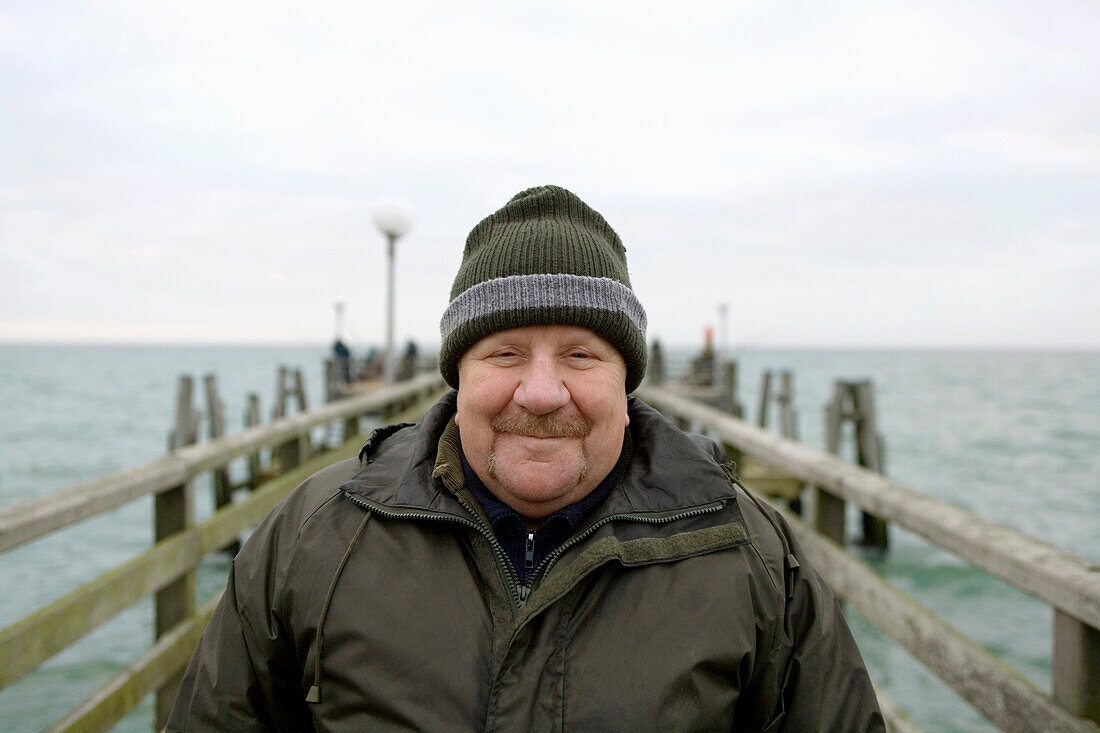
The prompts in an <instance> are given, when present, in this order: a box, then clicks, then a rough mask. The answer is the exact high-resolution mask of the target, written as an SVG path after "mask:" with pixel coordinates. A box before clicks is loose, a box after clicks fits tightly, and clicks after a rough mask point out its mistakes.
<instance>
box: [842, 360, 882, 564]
mask: <svg viewBox="0 0 1100 733" xmlns="http://www.w3.org/2000/svg"><path fill="white" fill-rule="evenodd" d="M851 390H852V398H853V399H852V401H853V411H854V412H855V415H856V462H857V463H859V465H861V466H866V467H867V468H869V469H871V470H872V471H874V472H875V473H886V467H885V465H884V460H883V440H882V435H881V434H880V433H879V432H878V417H877V413H876V410H875V387H874V384H872V383H871V382H870V381H869V380H863V381H860V382H856V383H855V384H853V385H851ZM861 519H862V526H863V539H862V544H864V545H867V546H869V547H877V548H879V549H883V550H885V549H886V548H887V547H888V546H889V544H890V541H889V539H890V538H889V529H888V528H887V524H886V522H884V521H882V520H881V519H879V518H878V517H876V516H875V515H873V514H871V513H870V512H868V511H863V512H862V515H861Z"/></svg>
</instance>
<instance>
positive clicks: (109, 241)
mask: <svg viewBox="0 0 1100 733" xmlns="http://www.w3.org/2000/svg"><path fill="white" fill-rule="evenodd" d="M1098 34H1100V19H1098V18H1097V17H1096V16H1095V13H1090V12H1088V11H1087V10H1086V9H1085V8H1084V7H1082V6H1077V5H1073V4H1068V3H1066V4H1061V3H1054V4H1049V5H1046V6H1043V7H1041V8H1039V7H1037V6H1033V5H1030V4H1026V3H1014V2H1008V3H1002V4H997V5H987V4H980V3H961V4H960V3H934V4H931V5H928V4H917V3H895V4H889V5H878V6H873V5H872V6H868V5H867V4H865V3H840V4H835V3H834V4H830V5H827V6H824V5H823V6H812V7H804V6H802V7H795V6H791V5H786V6H785V5H777V4H774V3H757V2H750V3H739V4H718V3H708V2H695V1H694V0H688V1H687V2H685V3H684V4H681V5H680V6H677V10H676V13H675V15H674V16H671V15H670V12H669V8H668V6H667V4H662V5H658V4H656V3H641V4H638V5H635V6H632V12H631V13H627V14H624V13H622V12H620V11H619V10H616V9H613V8H611V7H610V6H608V7H604V6H599V5H596V6H593V5H591V4H587V3H581V2H564V3H555V4H527V5H523V6H515V7H500V6H498V5H497V4H493V3H481V4H475V5H468V4H467V5H463V6H455V5H453V4H446V3H435V2H410V3H399V4H389V5H379V4H371V3H367V4H364V3H345V4H340V3H334V4H326V5H324V6H322V7H320V8H317V7H313V6H303V5H300V4H296V3H273V4H265V5H263V6H258V5H257V6H252V5H249V4H230V5H226V4H225V3H212V2H200V3H193V4H187V5H180V6H172V5H161V4H148V3H137V2H131V3H117V2H111V3H92V4H71V5H61V6H57V5H52V4H49V5H41V4H39V5H26V6H23V7H19V8H14V9H12V8H8V9H6V10H4V11H2V12H0V39H2V40H3V47H4V49H5V50H4V52H3V53H2V54H0V72H2V73H3V78H5V79H7V80H10V82H9V85H10V92H11V93H10V95H8V96H7V99H6V101H5V102H4V104H5V107H4V113H3V115H2V116H0V137H2V138H3V139H4V140H5V142H4V143H0V256H2V257H3V259H4V262H5V268H4V274H3V275H0V277H2V278H3V283H2V284H3V286H4V287H3V290H4V293H3V294H2V295H0V307H2V308H3V312H4V314H5V317H6V318H8V319H9V321H10V322H13V323H14V322H16V321H18V322H19V323H23V326H21V327H20V328H23V329H24V330H26V329H31V330H33V329H34V328H35V326H34V325H33V324H36V323H37V324H40V326H41V330H42V332H43V333H60V331H58V329H59V328H62V326H60V325H58V324H65V323H81V322H83V323H85V325H86V326H87V328H82V329H77V330H78V331H79V332H80V333H93V332H94V333H100V334H107V333H111V332H117V333H118V334H119V338H138V335H139V334H145V333H150V332H153V331H155V319H161V322H163V323H164V324H165V329H166V333H167V332H168V331H169V328H170V329H171V333H172V334H175V335H176V336H178V337H181V338H182V337H183V334H192V335H194V334H198V335H201V334H203V333H206V332H208V333H209V334H211V338H214V337H215V334H233V333H236V334H239V336H240V338H242V339H257V338H260V339H264V340H278V339H285V340H320V339H322V338H326V337H327V335H328V334H329V330H330V329H329V324H330V323H331V307H332V302H334V301H335V300H343V301H345V302H347V303H348V323H349V328H352V329H354V331H355V333H354V334H353V335H354V336H355V337H356V338H359V339H361V340H364V341H369V340H378V339H380V338H381V333H382V316H381V313H380V308H381V307H382V301H383V293H384V281H383V262H382V256H383V255H382V240H381V238H380V236H379V235H378V234H377V232H376V231H375V230H374V228H373V225H372V224H371V222H370V214H371V212H370V210H369V207H370V202H371V201H373V200H374V199H376V198H377V197H378V196H381V195H387V194H393V195H399V196H402V197H404V198H407V199H409V200H410V201H412V202H413V204H414V206H415V216H416V223H415V225H414V228H413V230H412V231H411V232H410V233H409V235H408V236H407V237H406V238H404V239H403V240H402V241H401V243H400V245H399V250H398V260H397V277H398V291H397V293H398V300H399V303H400V306H401V309H400V310H399V314H398V332H399V334H402V335H404V334H407V335H411V336H415V337H416V338H417V339H419V340H421V341H424V342H429V343H430V342H433V341H435V340H437V339H438V335H437V332H436V327H437V321H438V315H439V313H440V312H441V311H442V309H443V307H445V304H446V297H447V292H448V291H449V288H450V282H451V278H452V277H453V273H454V270H455V268H456V267H457V265H458V261H459V258H460V256H461V249H462V241H463V239H464V237H465V234H466V232H467V231H468V230H469V229H470V227H472V226H473V224H475V223H476V222H477V221H478V219H480V218H481V217H482V216H484V215H485V214H487V213H488V212H490V211H492V210H493V209H495V208H496V207H498V206H500V205H501V204H502V203H503V202H504V201H506V200H507V198H508V197H509V196H510V195H511V194H512V193H514V192H515V191H517V190H519V189H521V188H525V187H527V186H529V185H533V184H538V183H547V182H555V183H560V184H562V185H566V186H569V187H571V188H574V189H575V190H576V191H577V192H578V193H580V194H581V195H582V196H583V197H584V198H586V199H587V200H589V201H591V202H592V203H593V204H594V205H596V206H597V208H599V209H601V210H602V211H603V212H604V213H605V214H606V215H607V217H608V219H609V220H610V221H611V222H612V223H613V224H614V225H615V226H616V228H618V229H619V231H620V232H621V234H622V235H623V238H624V241H625V242H626V243H627V246H628V249H629V252H630V257H631V266H632V272H633V274H634V278H635V287H636V288H637V289H638V290H639V293H641V294H643V300H644V301H645V302H646V303H647V305H648V306H649V309H650V318H651V321H652V322H653V323H654V324H655V326H656V327H657V328H659V329H660V330H661V331H664V332H665V333H678V334H686V336H685V338H686V339H687V340H689V341H691V342H692V343H694V341H695V340H696V338H695V332H696V331H698V330H699V329H700V328H701V326H700V324H701V323H702V322H703V321H705V320H707V319H710V320H713V313H714V308H715V304H716V303H717V302H723V301H727V300H729V301H731V302H735V303H736V304H737V305H738V306H739V308H740V311H739V312H741V313H751V314H752V315H751V318H750V319H749V320H750V322H751V323H750V324H749V325H751V330H752V333H753V334H757V335H754V336H753V337H752V338H753V339H754V340H762V341H770V342H774V343H782V342H788V341H791V340H793V341H800V340H806V339H810V340H813V341H814V342H820V343H834V342H835V343H846V342H859V343H874V342H876V340H889V341H891V342H893V341H894V340H900V341H899V342H907V343H908V342H911V343H937V342H939V341H941V340H947V341H951V342H952V343H954V342H955V341H956V340H957V339H961V338H963V336H964V335H966V334H969V336H968V337H970V338H973V339H974V340H975V341H976V342H981V343H986V342H988V343H993V342H996V343H1015V342H1017V341H1020V342H1027V343H1045V342H1052V341H1054V340H1056V341H1058V342H1059V343H1061V342H1067V343H1068V342H1080V343H1091V344H1100V335H1098V334H1097V333H1096V332H1095V331H1092V330H1089V329H1090V327H1089V326H1088V325H1087V324H1085V323H1083V322H1082V321H1081V319H1079V318H1075V317H1073V314H1074V313H1080V312H1091V311H1092V310H1096V309H1097V308H1098V307H1100V303H1098V302H1097V301H1096V298H1097V297H1100V296H1095V295H1093V294H1092V289H1091V288H1087V287H1084V286H1083V285H1082V284H1081V283H1082V278H1083V277H1084V276H1085V274H1088V273H1095V269H1096V259H1095V256H1094V255H1093V254H1092V251H1093V249H1094V244H1095V241H1096V240H1095V236H1094V235H1095V232H1096V231H1097V229H1098V223H1097V221H1098V216H1100V215H1098V214H1097V213H1096V212H1095V211H1094V209H1095V206H1094V202H1095V200H1096V198H1097V195H1098V194H1100V190H1098V189H1100V184H1098V183H1097V181H1098V176H1097V175H1096V174H1097V172H1098V170H1100V123H1098V122H1097V120H1100V114H1098V112H1100V99H1098V97H1097V95H1096V93H1095V91H1094V86H1095V79H1096V78H1097V77H1100V54H1096V52H1095V51H1094V50H1093V45H1094V42H1093V39H1094V38H1095V37H1096V36H1097V35H1098ZM1036 252H1041V253H1046V255H1047V258H1046V259H1043V258H1042V257H1036V256H1035V255H1034V253H1036ZM1061 263H1072V266H1071V265H1069V264H1066V265H1064V266H1063V264H1061ZM964 270H965V271H966V272H967V273H969V274H967V275H966V276H963V275H961V274H959V273H960V272H962V271H964ZM268 273H281V274H282V275H284V276H285V278H286V279H285V280H282V281H279V280H274V279H272V278H271V277H269V275H268ZM861 273H863V275H862V276H861ZM1035 273H1042V274H1043V275H1042V277H1035V276H1034V275H1035ZM1029 289H1030V292H1032V294H1031V296H1030V297H1029V301H1030V302H1031V307H1030V310H1027V311H1026V312H1021V311H1019V309H1018V308H1017V306H1016V301H1015V300H1013V299H1014V298H1015V297H1016V296H1015V295H1014V293H1019V292H1021V291H1024V290H1029ZM685 292H690V293H691V297H690V298H685V297H684V293H685ZM920 292H923V293H925V294H926V295H925V296H924V297H926V298H930V299H931V302H932V303H937V302H938V303H942V307H935V308H930V309H928V310H926V311H925V312H924V313H923V314H922V316H921V317H920V318H912V317H910V316H911V305H910V304H911V303H914V302H918V301H919V299H920V296H919V293H920ZM974 294H980V297H976V296H975V295H974ZM941 295H942V297H941ZM857 296H858V297H857ZM902 296H904V297H902ZM861 309H862V311H863V317H862V318H859V317H856V316H858V315H859V314H860V312H861ZM1008 312H1012V313H1014V314H1015V317H1016V318H1017V319H1018V320H1020V322H1024V321H1026V322H1029V323H1030V322H1032V320H1033V319H1030V320H1029V317H1028V313H1042V314H1043V315H1044V317H1045V318H1047V319H1048V320H1051V321H1057V322H1058V323H1059V324H1060V325H1059V326H1058V327H1057V328H1050V329H1047V330H1046V331H1044V330H1043V329H1041V328H1039V327H1038V326H1037V325H1036V326H1035V327H1033V328H1032V327H1029V328H1027V329H1016V330H1015V331H1014V330H1013V329H1012V328H1011V326H1010V325H1006V323H1007V319H1005V318H1003V317H1002V314H1004V313H1008ZM807 313H812V314H814V318H813V319H809V318H808V316H807V315H806V314H807ZM82 319H83V321H82ZM150 319H153V320H150ZM891 323H894V324H896V323H905V324H907V325H906V327H905V328H901V329H899V328H890V327H889V324H891ZM50 324H53V325H50ZM800 324H802V325H800ZM806 324H811V325H806ZM10 328H15V326H11V327H10ZM112 329H114V331H112ZM204 329H208V331H207V330H204ZM8 333H9V334H10V333H14V331H10V330H9V332H8ZM74 333H75V332H74ZM74 337H75V336H74ZM0 338H3V335H2V334H0ZM219 338H220V336H219Z"/></svg>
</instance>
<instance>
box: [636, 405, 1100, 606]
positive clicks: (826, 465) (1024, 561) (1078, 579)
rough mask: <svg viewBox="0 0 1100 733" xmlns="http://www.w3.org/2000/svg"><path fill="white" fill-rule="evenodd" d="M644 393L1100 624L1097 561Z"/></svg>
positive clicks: (700, 408)
mask: <svg viewBox="0 0 1100 733" xmlns="http://www.w3.org/2000/svg"><path fill="white" fill-rule="evenodd" d="M637 395H638V397H640V398H641V399H642V400H644V401H645V402H647V403H648V404H650V405H652V406H653V407H655V408H657V409H658V410H662V411H668V412H671V413H675V414H676V415H678V416H682V417H686V418H688V419H690V420H694V421H697V422H699V423H701V424H704V425H706V427H707V428H708V430H710V431H711V432H712V433H713V434H714V436H715V437H717V438H718V439H719V440H720V441H722V442H725V443H729V444H731V445H733V446H735V447H736V448H738V449H739V450H741V451H743V452H745V453H749V454H752V455H754V456H756V457H757V458H759V459H760V460H761V461H764V462H765V463H768V464H771V465H773V466H775V467H776V468H780V469H782V470H784V471H787V472H789V473H791V474H793V475H795V476H797V477H798V478H799V479H801V480H802V481H805V482H806V483H808V484H813V485H816V486H821V487H824V488H827V489H828V490H829V491H830V492H832V493H835V494H836V495H837V496H840V497H842V498H844V499H846V500H848V501H851V502H853V503H855V504H858V505H860V506H861V507H863V508H864V509H866V510H867V511H869V512H871V513H872V514H874V515H875V516H877V517H879V518H881V519H886V520H889V521H892V522H895V523H896V524H897V525H898V526H900V527H904V528H906V529H908V530H909V531H911V532H914V533H915V534H918V535H920V536H921V537H924V538H925V539H927V540H928V541H930V542H932V543H933V544H936V545H938V546H940V547H942V548H944V549H947V550H950V551H952V552H954V553H955V554H957V555H958V556H959V557H961V558H963V559H965V560H967V561H968V562H970V563H972V564H973V565H975V566H976V567H979V568H981V569H982V570H985V571H986V572H988V573H990V574H991V575H994V576H996V577H998V578H1000V579H1002V580H1004V581H1005V582H1007V583H1009V584H1010V585H1013V586H1015V587H1016V588H1019V589H1020V590H1023V591H1025V592H1027V593H1030V594H1031V595H1033V596H1035V597H1037V598H1040V599H1042V600H1043V601H1045V602H1046V603H1048V604H1049V605H1051V606H1054V607H1055V608H1058V609H1061V610H1062V611H1064V612H1065V613H1068V614H1069V615H1071V616H1073V617H1074V618H1076V619H1078V620H1080V621H1083V622H1085V623H1087V624H1089V625H1090V626H1093V627H1100V565H1098V564H1097V563H1094V562H1090V561H1089V560H1087V559H1086V558H1083V557H1080V556H1079V555H1074V554H1073V553H1070V552H1067V551H1065V550H1062V549H1059V548H1057V547H1054V546H1052V545H1048V544H1046V543H1043V542H1040V541H1039V540H1036V539H1034V538H1032V537H1028V536H1027V535H1025V534H1023V533H1021V532H1018V531H1017V530H1014V529H1010V528H1008V527H1003V526H1000V525H998V524H994V523H993V522H990V521H988V520H986V519H982V518H981V517H979V516H977V515H975V514H972V513H971V512H968V511H966V510H965V509H960V508H959V507H956V506H954V505H951V504H948V503H946V502H943V501H939V500H938V499H933V498H931V497H929V496H925V495H923V494H920V493H918V492H917V491H915V490H913V489H910V488H908V487H906V486H904V485H902V484H900V483H898V482H897V481H893V480H891V479H889V478H887V477H886V476H883V475H882V474H879V473H875V472H873V471H870V470H868V469H866V468H863V467H861V466H856V465H854V464H851V463H848V462H846V461H844V460H842V459H840V458H838V457H837V456H834V455H832V454H830V453H826V452H824V451H820V450H816V449H814V448H810V447H808V446H806V445H803V444H801V443H797V442H795V441H793V440H788V439H786V438H783V437H782V436H780V435H777V434H776V433H771V432H768V431H766V430H762V429H761V428H758V427H755V426H753V425H749V424H748V423H746V422H744V421H742V420H739V419H737V418H735V417H732V416H730V415H729V414H728V413H725V412H722V411H721V410H717V409H715V408H713V407H710V406H707V405H704V404H702V403H700V402H697V401H695V400H692V399H689V398H686V397H683V396H681V395H678V394H676V393H674V392H673V391H671V390H668V389H665V388H661V387H652V386H643V387H642V388H640V389H639V390H638V392H637Z"/></svg>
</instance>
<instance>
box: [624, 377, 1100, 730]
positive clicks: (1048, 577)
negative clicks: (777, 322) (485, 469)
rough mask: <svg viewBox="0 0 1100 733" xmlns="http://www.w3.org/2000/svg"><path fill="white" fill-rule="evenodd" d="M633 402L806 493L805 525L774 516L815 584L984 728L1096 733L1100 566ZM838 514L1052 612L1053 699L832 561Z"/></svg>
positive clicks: (675, 409)
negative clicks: (933, 548) (986, 577)
mask: <svg viewBox="0 0 1100 733" xmlns="http://www.w3.org/2000/svg"><path fill="white" fill-rule="evenodd" d="M637 394H638V396H639V397H641V398H642V399H643V400H645V401H646V402H648V403H649V404H651V405H653V406H654V407H656V408H657V409H659V410H661V411H662V412H664V413H665V414H666V415H668V416H669V417H670V418H672V419H675V420H676V421H677V422H678V423H679V424H680V425H681V426H682V427H685V428H692V429H695V430H704V431H705V432H707V433H708V434H710V435H711V436H713V437H714V438H716V439H717V440H719V441H720V442H722V443H723V444H725V446H726V449H727V452H728V453H730V454H731V455H745V456H752V457H754V458H755V459H757V460H760V461H763V462H764V463H767V464H769V465H771V466H773V467H775V468H777V469H779V470H781V471H784V472H785V473H788V474H791V475H793V476H795V477H796V478H798V479H799V480H801V481H802V482H804V483H805V484H807V485H808V486H810V487H811V492H812V493H813V494H814V495H815V496H814V497H813V498H814V499H816V501H810V502H808V504H809V505H810V506H811V507H817V511H815V512H813V514H814V516H811V517H810V518H809V521H808V522H806V521H803V520H802V519H801V518H799V517H798V516H797V515H796V514H795V513H793V512H791V511H790V510H787V509H783V508H780V509H781V511H782V512H783V513H784V515H785V517H786V518H787V520H788V521H789V522H790V523H791V525H792V526H793V527H794V529H795V531H796V533H797V535H798V537H799V539H800V541H801V542H802V543H803V545H804V546H805V547H806V550H807V552H808V553H810V554H811V557H812V558H813V560H814V562H815V566H816V567H817V568H818V570H819V571H820V572H821V574H822V576H823V577H824V578H825V580H826V582H828V583H829V585H830V586H831V587H832V588H833V589H834V590H835V591H836V593H837V595H838V596H839V597H840V598H842V599H843V600H844V601H845V602H847V603H850V604H851V605H853V606H854V607H856V608H857V609H859V611H860V612H861V613H863V615H864V616H866V617H867V618H868V619H869V620H870V621H871V622H872V623H874V624H875V625H876V626H878V627H879V628H880V629H881V630H882V631H883V632H885V633H886V634H887V635H888V636H890V637H891V638H892V639H893V640H894V641H895V642H897V643H898V644H900V645H901V646H902V647H904V648H905V649H906V650H907V651H908V652H909V653H910V654H912V655H913V656H914V657H915V658H916V659H917V660H918V661H920V662H921V663H922V664H924V665H925V667H926V668H928V669H929V670H930V671H931V672H932V673H934V674H935V675H936V676H938V677H939V678H940V679H942V680H944V681H945V682H946V683H947V684H948V685H949V686H950V687H951V688H952V689H954V690H955V691H956V692H957V693H958V694H959V695H960V696H961V697H962V698H963V699H964V700H966V701H967V702H968V703H969V704H970V705H972V706H973V707H974V708H975V709H976V710H978V711H979V712H980V713H982V715H984V716H985V717H986V718H987V719H989V720H990V721H991V722H992V723H993V724H994V725H996V726H997V727H999V728H1001V729H1003V730H1010V731H1039V730H1041V731H1097V730H1100V727H1098V726H1097V725H1096V724H1095V722H1094V721H1100V631H1097V629H1098V628H1100V566H1098V565H1097V564H1096V563H1092V562H1090V561H1088V560H1086V559H1084V558H1082V557H1079V556H1077V555H1074V554H1072V553H1069V552H1066V551H1064V550H1060V549H1058V548H1056V547H1052V546H1050V545H1047V544H1044V543H1042V542H1039V541H1037V540H1035V539H1033V538H1031V537H1028V536H1026V535H1024V534H1022V533H1020V532H1017V531H1016V530H1013V529H1009V528H1007V527H1002V526H999V525H997V524H994V523H992V522H989V521H987V520H985V519H982V518H981V517H978V516H976V515H974V514H972V513H970V512H967V511H965V510H963V509H960V508H958V507H955V506H952V505H950V504H947V503H945V502H942V501H938V500H936V499H933V498H931V497H928V496H925V495H923V494H920V493H918V492H917V491H914V490H913V489H910V488H908V487H906V486H903V485H901V484H899V483H898V482H896V481H893V480H891V479H889V478H887V477H886V476H883V475H882V474H881V473H876V472H874V471H872V470H869V469H867V468H864V467H861V466H857V465H853V464H852V463H848V462H846V461H844V460H841V459H840V458H839V457H837V456H835V455H832V454H830V453H826V452H823V451H818V450H815V449H813V448H810V447H808V446H805V445H803V444H801V443H798V442H795V441H794V440H790V439H788V438H784V437H782V436H780V435H778V434H776V433H772V432H768V431H765V430H763V429H761V428H759V427H756V426H753V425H750V424H748V423H746V422H744V421H742V420H740V419H738V418H736V417H734V416H732V415H730V414H729V413H728V412H725V411H723V410H719V409H716V408H714V407H711V406H708V405H705V404H702V403H701V402H699V401H696V400H693V399H689V398H687V397H685V396H684V395H683V394H680V393H678V392H677V391H676V390H673V389H668V388H664V387H660V386H654V385H646V386H643V387H642V388H641V389H640V390H639V391H638V393H637ZM844 502H852V503H854V504H857V505H859V506H860V507H861V508H862V509H863V510H864V511H865V512H867V513H868V514H870V515H873V517H875V518H877V519H878V520H881V521H887V522H893V523H895V524H896V525H898V526H899V527H904V528H905V529H907V530H909V531H911V532H913V533H915V534H917V535H919V536H921V537H923V538H925V539H926V540H928V541H929V542H931V543H933V544H935V545H937V546H939V547H941V548H944V549H946V550H948V551H951V552H953V553H955V554H956V555H958V556H959V557H961V558H963V559H965V560H967V561H968V562H970V563H972V564H973V565H975V566H976V567H978V568H981V569H982V570H984V571H986V572H988V573H989V574H990V575H993V576H995V577H997V578H1000V579H1002V580H1004V581H1006V582H1008V583H1009V584H1011V585H1013V586H1015V587H1016V588H1019V589H1020V590H1022V591H1024V592H1026V593H1028V594H1030V595H1032V596H1034V597H1035V598H1037V599H1039V600H1041V601H1042V602H1044V603H1046V604H1047V605H1049V606H1050V607H1051V608H1052V609H1053V614H1054V622H1053V623H1054V648H1053V652H1052V661H1051V666H1052V682H1053V691H1052V694H1048V693H1046V692H1045V691H1043V690H1041V689H1039V688H1038V687H1037V686H1036V685H1034V684H1033V683H1032V682H1031V681H1029V680H1027V679H1026V678H1024V677H1023V676H1022V675H1021V674H1019V673H1018V672H1016V671H1015V670H1013V669H1011V668H1010V667H1009V666H1008V665H1006V664H1005V663H1004V662H1002V661H1001V660H999V659H997V658H996V657H995V656H994V655H992V654H990V653H989V652H987V651H986V650H985V649H983V648H982V647H981V646H979V645H978V644H977V643H975V642H974V641H972V640H970V639H969V638H967V637H965V636H964V635H962V634H961V633H960V632H958V631H957V630H955V629H954V628H952V627H951V626H949V625H948V624H946V623H945V622H943V621H942V620H940V619H939V618H937V617H936V616H935V615H934V614H933V613H932V612H931V611H929V610H928V609H926V608H924V607H923V606H921V605H920V604H918V603H917V602H916V601H914V600H913V599H912V598H910V597H909V596H908V595H906V594H905V593H903V592H902V591H900V590H898V589H897V588H895V587H894V586H893V585H891V584H890V583H888V582H887V581H886V580H884V579H883V578H882V577H880V576H879V575H878V574H876V573H875V572H874V571H873V570H871V568H870V567H868V566H867V565H866V564H865V563H863V562H861V561H859V560H857V559H856V558H855V557H853V556H852V555H849V554H848V553H846V552H845V551H844V550H843V546H844V522H843V518H844V515H845V512H844V508H843V507H844Z"/></svg>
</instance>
